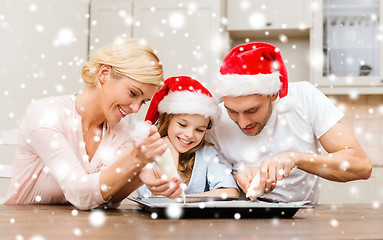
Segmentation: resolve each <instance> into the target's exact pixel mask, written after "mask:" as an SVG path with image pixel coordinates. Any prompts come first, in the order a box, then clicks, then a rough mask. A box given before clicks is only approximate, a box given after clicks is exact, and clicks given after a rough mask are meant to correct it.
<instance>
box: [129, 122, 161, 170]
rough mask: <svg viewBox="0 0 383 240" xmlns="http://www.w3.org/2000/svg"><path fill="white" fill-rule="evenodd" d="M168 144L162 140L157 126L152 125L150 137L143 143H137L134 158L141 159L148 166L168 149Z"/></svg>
mask: <svg viewBox="0 0 383 240" xmlns="http://www.w3.org/2000/svg"><path fill="white" fill-rule="evenodd" d="M167 147H168V146H167V144H166V142H165V141H164V140H163V139H162V138H161V136H160V134H159V133H158V129H157V127H156V126H154V125H151V126H150V129H149V136H148V137H147V138H145V139H144V140H143V141H141V142H136V143H135V144H134V148H133V156H135V157H136V158H139V159H140V160H141V162H142V163H143V164H144V165H146V164H147V163H151V162H153V161H154V159H155V157H156V156H161V155H162V154H163V153H164V152H165V151H166V149H167Z"/></svg>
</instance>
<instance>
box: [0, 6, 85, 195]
mask: <svg viewBox="0 0 383 240" xmlns="http://www.w3.org/2000/svg"><path fill="white" fill-rule="evenodd" d="M88 9H89V0H65V1H50V0H34V1H29V0H12V1H11V0H9V1H0V53H1V54H0V83H1V88H0V109H1V111H0V131H2V130H7V129H12V128H17V127H18V126H19V124H20V121H21V119H22V117H23V115H24V112H25V110H26V107H27V106H28V104H29V103H30V102H31V101H32V100H33V99H38V98H42V97H47V96H53V95H63V94H73V93H75V92H78V91H79V90H80V89H82V88H83V83H82V82H81V81H82V80H81V68H82V65H83V63H84V62H85V61H86V58H87V48H88V18H89V16H88ZM14 152H15V147H13V146H0V168H2V167H3V165H4V164H12V161H13V156H14ZM9 182H10V180H9V179H6V178H1V176H0V200H1V198H2V197H4V196H5V193H6V191H7V189H8V185H9ZM0 202H1V201H0Z"/></svg>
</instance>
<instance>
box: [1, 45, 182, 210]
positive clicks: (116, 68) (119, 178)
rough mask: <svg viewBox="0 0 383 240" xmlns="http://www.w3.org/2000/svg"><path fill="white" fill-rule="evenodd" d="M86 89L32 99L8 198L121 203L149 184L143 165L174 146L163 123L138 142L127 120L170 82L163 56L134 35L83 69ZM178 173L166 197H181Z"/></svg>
mask: <svg viewBox="0 0 383 240" xmlns="http://www.w3.org/2000/svg"><path fill="white" fill-rule="evenodd" d="M82 77H83V80H84V82H85V83H86V84H87V87H86V88H85V90H84V91H83V92H81V93H79V94H75V95H72V96H58V97H49V98H44V99H40V100H37V101H35V102H34V103H32V104H31V105H30V106H29V107H28V109H27V111H26V114H25V117H24V119H23V121H22V123H21V126H20V128H19V134H18V139H19V142H18V147H17V151H16V157H15V161H14V167H13V174H12V182H11V185H10V188H9V190H8V194H7V199H6V202H5V204H60V203H67V202H69V203H71V204H73V205H74V206H76V207H77V208H79V209H84V210H86V209H91V208H95V207H99V206H101V205H102V206H107V207H116V206H118V203H119V202H120V201H121V200H123V199H124V198H125V197H126V196H128V195H129V194H130V193H131V192H133V191H134V190H135V189H137V188H138V187H139V186H140V185H142V184H143V182H142V179H140V177H139V176H140V174H138V173H139V172H140V171H141V170H142V168H143V167H144V166H145V165H146V164H147V163H150V162H152V161H153V160H154V157H155V156H158V155H161V154H162V153H163V152H164V151H165V150H166V148H167V145H166V143H165V142H164V141H163V140H162V139H161V138H160V135H159V134H158V132H157V129H156V127H154V126H152V127H151V129H150V135H149V136H148V137H147V138H146V139H144V140H143V141H141V142H139V143H134V142H133V141H132V140H131V137H130V135H129V131H130V129H129V127H128V126H127V125H126V124H125V123H124V122H121V119H122V118H124V117H126V116H127V115H128V114H131V113H137V112H138V110H139V109H140V107H141V106H142V104H145V103H146V102H148V101H149V100H150V99H151V97H152V96H153V94H154V93H155V92H156V91H157V90H158V89H159V87H160V86H161V85H162V83H163V71H162V66H161V64H160V62H159V59H158V57H157V55H156V54H155V53H154V52H153V49H152V48H151V47H150V46H149V45H148V44H146V43H145V42H142V41H139V40H135V39H129V40H125V41H124V42H122V43H120V44H116V45H112V46H110V47H104V48H102V49H100V50H98V51H95V52H94V53H93V54H92V56H91V58H90V61H89V62H87V63H86V64H85V66H84V67H83V70H82ZM180 182H181V180H179V179H174V180H173V181H172V182H171V181H166V180H163V182H162V184H171V185H172V186H175V187H174V188H172V191H170V192H169V191H168V192H167V196H169V197H174V196H176V195H177V196H178V195H179V194H180V193H181V192H182V189H181V188H180V185H179V184H180Z"/></svg>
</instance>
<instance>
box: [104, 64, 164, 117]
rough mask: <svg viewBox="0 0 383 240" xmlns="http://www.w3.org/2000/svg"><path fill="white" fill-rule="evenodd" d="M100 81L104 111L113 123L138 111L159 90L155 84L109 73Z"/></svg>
mask: <svg viewBox="0 0 383 240" xmlns="http://www.w3.org/2000/svg"><path fill="white" fill-rule="evenodd" d="M103 67H104V66H103ZM106 67H107V68H108V67H109V66H106ZM109 69H110V67H109ZM100 70H101V69H100ZM110 73H111V72H110ZM100 82H101V86H102V99H103V103H102V108H103V112H104V114H105V118H106V119H107V121H108V122H110V123H111V124H113V125H115V124H117V123H119V122H120V120H121V119H123V118H124V117H126V116H127V115H128V114H131V113H137V112H138V111H139V110H140V108H141V106H142V105H143V104H145V103H146V102H148V101H150V99H151V98H152V96H153V95H154V93H155V92H156V91H157V90H158V87H157V86H156V85H154V84H148V83H141V82H138V81H136V80H134V79H131V78H129V77H122V78H116V77H113V76H112V74H107V75H106V76H105V79H104V80H103V81H101V80H100Z"/></svg>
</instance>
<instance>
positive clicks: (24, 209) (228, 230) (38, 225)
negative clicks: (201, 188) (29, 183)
mask: <svg viewBox="0 0 383 240" xmlns="http://www.w3.org/2000/svg"><path fill="white" fill-rule="evenodd" d="M100 212H101V213H100ZM97 214H101V217H99V218H97V217H95V216H97ZM103 216H104V217H105V218H104V220H105V222H104V224H102V225H99V224H101V223H102V221H101V220H102V219H103ZM92 217H94V218H92ZM91 219H93V220H97V221H95V222H94V223H93V224H92V223H91ZM82 238H86V239H143V240H146V239H204V240H210V239H290V240H298V239H383V203H380V204H378V203H375V204H344V205H320V206H316V207H315V208H314V209H309V210H302V209H301V210H299V211H298V212H297V214H296V215H295V216H294V217H293V218H291V219H239V220H236V219H234V218H233V219H181V220H169V219H152V218H151V216H150V214H148V213H146V212H143V211H140V210H138V206H137V205H135V204H126V205H122V206H120V208H119V209H118V210H105V211H101V210H97V212H95V211H80V210H79V211H77V210H75V208H74V207H73V206H69V205H24V206H22V205H18V206H17V205H16V206H15V205H14V206H12V205H0V239H25V240H29V239H32V240H43V239H46V240H47V239H82Z"/></svg>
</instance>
